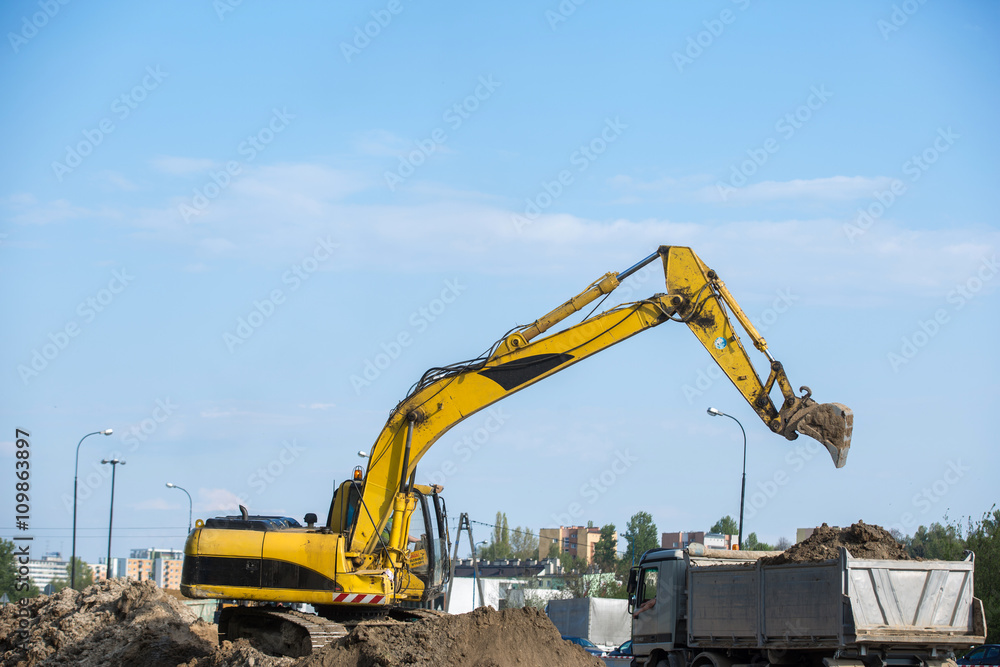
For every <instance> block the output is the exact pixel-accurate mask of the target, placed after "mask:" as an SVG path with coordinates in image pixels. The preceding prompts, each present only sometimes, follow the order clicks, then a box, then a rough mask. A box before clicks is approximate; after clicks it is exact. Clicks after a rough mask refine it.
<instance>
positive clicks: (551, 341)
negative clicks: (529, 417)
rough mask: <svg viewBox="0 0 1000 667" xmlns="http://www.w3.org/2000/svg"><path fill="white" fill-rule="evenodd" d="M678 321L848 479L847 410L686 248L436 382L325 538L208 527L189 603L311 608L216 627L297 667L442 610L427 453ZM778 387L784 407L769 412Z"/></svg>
mask: <svg viewBox="0 0 1000 667" xmlns="http://www.w3.org/2000/svg"><path fill="white" fill-rule="evenodd" d="M657 259H660V260H661V262H662V264H663V271H664V275H665V277H666V290H667V291H666V292H665V293H660V294H654V295H652V296H650V297H649V298H647V299H643V300H641V301H635V302H632V303H625V304H622V305H619V306H615V307H612V308H609V309H608V310H605V311H604V312H601V313H598V314H596V315H590V316H587V317H585V318H584V319H583V321H581V322H579V323H578V324H575V325H573V326H569V327H567V328H565V329H562V330H559V331H555V332H552V333H550V329H552V327H554V326H555V325H557V324H559V323H560V322H562V321H563V320H565V319H566V318H567V317H569V316H571V315H572V314H574V313H576V312H578V311H580V310H582V309H583V308H585V307H587V306H588V305H590V304H592V303H593V302H595V301H597V300H598V299H601V298H603V297H605V296H607V295H608V294H610V293H611V292H612V291H614V290H615V289H616V288H617V287H618V285H619V284H620V283H621V281H622V280H624V279H625V278H627V277H628V276H629V275H631V274H633V273H635V272H636V271H638V270H639V269H641V268H642V267H643V266H646V265H648V264H650V263H652V262H654V261H656V260H657ZM599 306H600V302H599V303H597V304H596V305H595V306H594V311H596V310H597V308H598V307H599ZM730 314H731V315H732V317H733V318H734V319H735V321H736V324H738V325H739V326H740V327H741V328H742V329H743V331H744V332H745V333H746V334H747V335H748V336H749V337H750V340H751V341H752V342H753V345H754V347H756V348H757V350H759V351H760V352H762V353H763V354H764V355H765V356H766V357H767V360H768V362H769V363H770V370H769V373H768V376H767V378H766V379H765V380H761V378H760V377H759V376H758V375H757V372H756V371H755V370H754V367H753V365H752V364H751V362H750V357H749V355H748V354H747V351H746V349H744V347H743V343H742V342H741V341H740V337H739V335H737V333H736V328H735V327H734V323H733V321H732V320H731V319H730ZM668 320H673V321H675V322H682V323H684V324H686V325H687V326H688V327H689V328H690V329H691V331H692V332H693V333H694V334H695V336H696V337H697V338H698V340H700V341H701V343H702V344H703V345H704V346H705V349H706V350H708V352H709V354H711V355H712V358H713V359H714V360H715V362H716V363H717V364H718V365H719V367H720V368H721V369H722V370H723V371H724V372H725V373H726V375H727V376H728V377H729V379H730V380H732V382H733V384H734V385H735V386H736V388H737V389H738V390H739V392H740V393H741V394H742V395H743V397H744V398H745V399H746V400H747V402H748V403H750V405H751V406H752V407H753V409H754V411H755V412H756V413H757V415H758V416H759V417H760V418H761V420H763V422H764V423H765V424H767V426H768V427H769V428H770V429H771V430H772V431H774V432H775V433H778V434H781V435H784V436H785V437H786V438H788V439H794V438H796V437H797V434H799V433H803V434H806V435H809V436H811V437H814V438H816V439H817V440H819V441H820V442H821V443H823V445H824V446H825V447H826V448H827V449H828V450H829V451H830V454H831V455H832V456H833V460H834V463H835V464H836V465H837V467H838V468H839V467H841V466H843V465H844V463H845V461H846V458H847V452H848V449H849V448H850V443H851V429H852V423H853V417H852V415H851V411H850V410H849V409H847V408H846V407H844V406H842V405H839V404H837V403H827V404H822V405H820V404H818V403H816V402H815V401H814V400H812V398H811V397H810V396H809V391H808V389H806V388H804V387H803V390H804V394H803V395H801V396H797V395H795V393H794V392H793V391H792V386H791V384H790V383H789V381H788V377H787V376H786V375H785V371H784V368H783V367H782V365H781V364H780V363H779V362H778V361H776V360H775V359H774V358H773V357H772V356H771V354H770V353H769V352H768V350H767V343H766V342H765V341H764V339H763V338H762V337H761V336H760V334H758V333H757V331H756V330H755V329H754V327H753V325H752V324H751V322H750V320H749V319H748V318H747V317H746V315H745V314H744V313H743V311H742V310H741V309H740V307H739V305H737V303H736V301H735V300H734V299H733V297H732V295H730V293H729V291H728V290H727V289H726V286H725V285H724V284H723V282H722V281H721V280H720V279H719V277H718V276H717V275H716V274H715V272H714V271H711V270H710V269H709V268H708V267H706V266H705V265H704V264H703V263H702V261H701V260H700V259H698V257H697V256H696V255H695V254H694V252H692V251H691V249H690V248H683V247H674V246H662V247H660V248H659V249H658V250H657V251H656V252H655V253H653V254H652V255H650V256H649V257H647V258H645V259H644V260H642V261H641V262H639V263H638V264H636V265H635V266H633V267H631V268H629V269H627V270H625V271H622V272H621V273H608V274H606V275H604V276H603V277H601V278H600V279H598V280H597V281H595V282H594V283H593V284H591V285H590V286H589V287H587V289H585V290H584V291H583V292H581V293H580V294H578V295H577V296H575V297H573V298H572V299H570V300H569V301H567V302H566V303H564V304H562V305H561V306H559V307H558V308H556V309H555V310H553V311H552V312H550V313H548V314H546V315H544V316H543V317H540V318H539V319H538V320H536V321H535V322H533V323H531V324H529V325H527V326H522V327H517V328H515V329H513V330H511V331H509V332H508V333H507V334H506V335H504V336H503V337H502V338H501V339H500V340H498V341H497V342H496V343H495V344H494V345H493V346H492V347H491V348H490V349H489V350H488V351H487V352H486V353H484V354H483V355H482V356H480V357H479V358H477V359H473V360H470V361H465V362H462V363H458V364H453V365H451V366H446V367H442V368H432V369H430V370H429V371H427V372H426V373H425V374H424V376H423V377H422V378H421V379H420V381H419V382H417V383H416V384H415V385H414V387H413V388H412V389H411V391H410V392H409V394H408V395H407V396H406V397H405V398H404V399H403V400H402V401H400V403H399V404H398V405H397V406H396V407H395V408H394V409H393V411H392V412H391V414H390V415H389V420H388V421H387V422H386V425H385V427H384V428H383V429H382V432H381V433H380V434H379V436H378V439H377V440H376V442H375V444H374V445H373V446H372V450H371V454H370V455H369V463H368V470H367V474H364V475H363V474H362V470H361V469H360V468H357V469H356V470H355V475H354V477H353V479H350V480H347V481H345V482H343V483H342V484H341V485H340V487H339V488H338V491H337V492H336V493H335V494H334V498H333V502H332V503H331V506H330V512H329V515H328V519H327V522H326V525H325V526H323V525H316V524H317V517H316V515H315V514H313V513H309V514H307V515H306V516H305V522H306V525H305V526H302V525H300V524H299V523H298V522H297V521H296V520H294V519H291V518H289V517H281V516H260V515H250V514H249V512H248V511H247V510H246V509H245V508H243V507H242V506H241V508H240V509H241V515H240V516H225V517H216V518H213V519H208V520H207V521H205V522H202V521H201V520H200V519H199V521H198V522H197V524H196V527H195V529H194V530H193V531H191V533H190V534H189V535H188V539H187V543H186V544H185V548H184V552H185V558H184V571H183V573H182V574H181V591H182V592H183V593H184V595H186V596H188V597H193V598H218V599H237V600H245V601H254V602H256V603H263V604H265V605H267V604H268V603H271V604H273V603H278V602H282V603H286V602H307V603H310V604H312V605H313V606H314V607H315V608H316V610H317V612H318V613H319V614H320V616H322V618H317V617H309V616H307V615H304V614H300V613H298V612H294V611H292V610H289V609H286V608H282V607H273V606H264V607H260V606H236V607H227V608H226V609H224V610H223V613H222V616H221V617H220V620H219V632H220V637H222V638H225V639H229V640H230V641H235V640H236V639H238V638H241V637H242V638H247V639H250V640H251V641H252V642H254V643H255V644H257V645H258V646H259V647H266V650H268V651H269V652H274V651H277V652H279V653H281V654H283V655H290V656H300V655H307V654H308V653H309V652H310V651H311V650H312V647H316V646H320V645H322V644H323V643H325V642H326V641H328V640H329V638H330V637H332V636H335V635H337V634H343V633H345V632H346V627H345V626H343V625H341V624H339V623H337V622H336V620H337V619H341V620H345V619H353V621H354V622H356V621H357V619H359V618H366V617H369V616H370V615H372V614H378V613H381V612H386V611H388V612H392V613H395V612H400V611H401V610H400V608H399V605H400V604H401V603H403V602H409V603H419V602H429V601H431V600H433V599H435V598H436V597H437V596H439V595H440V594H441V593H442V591H443V585H444V583H445V582H446V581H447V576H446V574H445V571H444V568H446V567H447V563H448V557H447V546H446V543H447V541H448V540H447V520H446V516H447V512H446V510H445V508H444V500H443V498H441V497H440V495H439V493H440V491H441V488H440V487H437V486H424V485H420V484H416V483H415V477H416V468H417V464H418V463H419V462H420V459H421V458H422V457H423V456H424V454H426V453H427V451H428V450H429V449H430V448H431V446H432V445H433V444H434V443H435V442H436V441H437V440H438V439H439V438H440V437H441V436H442V435H444V434H445V433H446V432H447V431H448V429H450V428H451V427H452V426H454V425H456V424H458V423H459V422H460V421H462V420H463V419H465V418H466V417H469V416H470V415H472V414H474V413H476V412H478V411H479V410H482V409H483V408H485V407H487V406H489V405H490V404H492V403H495V402H497V401H499V400H501V399H503V398H506V397H507V396H509V395H511V394H513V393H514V392H516V391H520V390H521V389H524V388H525V387H528V386H530V385H532V384H535V383H536V382H539V381H540V380H543V379H545V378H547V377H548V376H550V375H552V374H554V373H558V372H559V371H561V370H563V369H565V368H568V367H569V366H572V365H573V364H575V363H576V362H578V361H580V360H582V359H586V358H587V357H589V356H591V355H593V354H597V353H598V352H601V351H602V350H605V349H607V348H609V347H610V346H612V345H614V344H615V343H619V342H621V341H623V340H625V339H626V338H629V337H630V336H634V335H636V334H637V333H639V332H642V331H646V330H647V329H651V328H652V327H655V326H658V325H660V324H663V323H664V322H667V321H668ZM775 385H777V387H778V389H779V391H780V393H781V399H780V400H781V406H780V407H777V406H776V405H775V403H774V402H772V400H771V394H772V391H773V389H774V387H775ZM415 516H419V517H423V523H422V526H421V524H419V523H418V524H416V527H417V528H418V529H417V530H415V531H414V532H416V533H418V534H419V533H421V532H422V533H423V534H422V535H421V537H420V538H419V539H417V538H412V539H411V538H410V529H411V527H414V524H412V523H411V519H413V517H415ZM390 521H391V526H390V527H389V531H388V533H387V534H386V533H383V531H384V529H385V528H386V527H387V526H388V524H389V523H390ZM411 542H415V544H414V546H413V548H412V549H411ZM406 613H408V614H411V615H412V614H414V613H416V610H412V609H410V610H407V611H406ZM428 613H430V612H428Z"/></svg>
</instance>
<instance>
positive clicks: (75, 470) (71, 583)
mask: <svg viewBox="0 0 1000 667" xmlns="http://www.w3.org/2000/svg"><path fill="white" fill-rule="evenodd" d="M111 432H112V431H111V429H110V428H109V429H106V430H104V431H94V432H93V433H88V434H87V435H85V436H83V437H82V438H80V442H78V443H76V463H75V464H74V467H73V555H72V556H71V557H70V566H69V567H70V570H69V572H70V574H69V587H70V588H73V589H75V588H76V482H77V477H78V476H79V470H80V445H82V444H83V441H84V440H86V439H87V438H89V437H90V436H92V435H111Z"/></svg>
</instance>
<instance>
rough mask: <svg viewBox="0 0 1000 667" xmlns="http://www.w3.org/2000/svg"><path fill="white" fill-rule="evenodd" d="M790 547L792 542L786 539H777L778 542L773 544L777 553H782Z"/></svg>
mask: <svg viewBox="0 0 1000 667" xmlns="http://www.w3.org/2000/svg"><path fill="white" fill-rule="evenodd" d="M790 546H792V541H791V540H790V539H788V538H787V537H779V538H778V541H777V542H775V543H774V548H775V549H777V550H778V551H784V550H785V549H787V548H788V547H790Z"/></svg>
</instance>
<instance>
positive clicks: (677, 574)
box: [628, 549, 687, 664]
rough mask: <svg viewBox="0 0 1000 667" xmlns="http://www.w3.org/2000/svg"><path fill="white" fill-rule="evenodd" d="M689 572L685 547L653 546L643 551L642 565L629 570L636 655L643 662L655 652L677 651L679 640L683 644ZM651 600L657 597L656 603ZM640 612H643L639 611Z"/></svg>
mask: <svg viewBox="0 0 1000 667" xmlns="http://www.w3.org/2000/svg"><path fill="white" fill-rule="evenodd" d="M686 574H687V562H686V561H685V560H684V551H683V550H682V549H651V550H650V551H647V552H646V553H645V554H643V556H642V558H641V559H640V560H639V566H638V567H634V568H632V570H631V571H630V572H629V581H628V604H629V606H628V610H629V613H631V614H634V617H633V619H632V655H634V656H635V658H636V661H637V662H638V663H639V664H644V663H645V662H646V661H647V659H648V658H649V657H650V656H652V655H653V654H657V653H660V652H664V653H665V652H667V651H671V650H673V649H674V646H675V644H676V643H678V642H681V643H683V641H684V637H685V633H686V629H685V608H686V600H687V596H686V594H685V577H686ZM651 600H655V603H653V605H650V601H651ZM636 611H638V612H639V613H638V614H635V612H636ZM653 664H655V662H654V663H653Z"/></svg>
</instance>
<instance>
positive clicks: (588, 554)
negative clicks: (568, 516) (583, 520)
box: [538, 526, 618, 565]
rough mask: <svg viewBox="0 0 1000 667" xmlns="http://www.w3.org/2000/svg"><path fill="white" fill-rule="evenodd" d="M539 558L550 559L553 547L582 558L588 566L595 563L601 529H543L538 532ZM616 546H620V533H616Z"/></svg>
mask: <svg viewBox="0 0 1000 667" xmlns="http://www.w3.org/2000/svg"><path fill="white" fill-rule="evenodd" d="M538 536H539V539H538V557H539V558H541V559H545V558H548V557H549V552H550V551H551V550H552V545H553V544H557V545H558V546H559V551H560V553H563V554H566V555H569V556H574V557H576V558H582V559H583V560H584V562H586V563H587V565H590V564H591V563H593V562H594V547H596V546H597V543H598V542H600V541H601V529H600V528H597V527H587V526H559V527H558V528H542V529H541V530H540V531H538ZM614 540H615V544H616V545H617V544H618V533H617V532H615V533H614Z"/></svg>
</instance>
